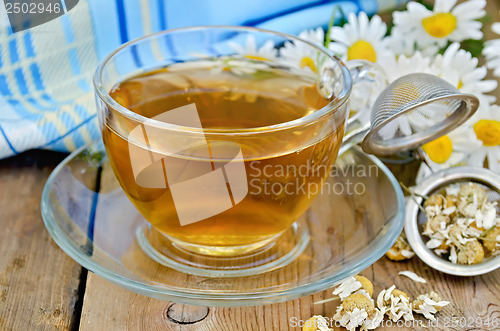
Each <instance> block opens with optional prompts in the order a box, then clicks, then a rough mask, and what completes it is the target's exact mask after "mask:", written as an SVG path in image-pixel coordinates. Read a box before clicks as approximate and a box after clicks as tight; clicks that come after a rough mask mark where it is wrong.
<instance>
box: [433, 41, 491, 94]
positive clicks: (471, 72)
mask: <svg viewBox="0 0 500 331" xmlns="http://www.w3.org/2000/svg"><path fill="white" fill-rule="evenodd" d="M478 62H479V60H478V59H477V58H475V57H472V55H471V53H469V52H467V51H466V50H463V49H460V44H459V43H457V42H455V43H453V44H451V45H450V46H449V47H448V48H447V49H446V51H445V52H444V54H443V55H441V54H438V55H437V56H436V58H435V59H434V63H433V66H434V67H435V68H436V71H438V76H440V77H441V78H443V79H444V80H446V81H447V82H449V83H450V84H452V85H454V86H455V87H457V88H458V89H459V90H460V92H463V93H469V94H472V95H475V96H476V97H478V98H479V99H480V100H481V101H482V103H485V102H487V103H491V102H494V101H495V97H493V96H491V95H486V93H488V92H491V91H493V90H494V89H495V88H496V87H497V84H498V83H497V81H496V80H485V79H484V78H485V77H486V74H487V69H486V67H478Z"/></svg>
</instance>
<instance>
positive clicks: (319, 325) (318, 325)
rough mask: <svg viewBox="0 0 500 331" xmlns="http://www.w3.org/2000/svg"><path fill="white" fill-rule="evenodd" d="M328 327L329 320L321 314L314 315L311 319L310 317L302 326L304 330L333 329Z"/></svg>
mask: <svg viewBox="0 0 500 331" xmlns="http://www.w3.org/2000/svg"><path fill="white" fill-rule="evenodd" d="M331 330H332V329H330V328H329V327H328V321H327V320H326V318H324V317H323V316H321V315H314V316H313V317H311V318H310V319H308V320H307V321H306V322H305V323H304V326H303V327H302V331H331Z"/></svg>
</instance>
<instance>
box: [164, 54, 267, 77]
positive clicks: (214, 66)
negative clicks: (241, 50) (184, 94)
mask: <svg viewBox="0 0 500 331" xmlns="http://www.w3.org/2000/svg"><path fill="white" fill-rule="evenodd" d="M195 69H196V70H209V71H210V73H212V74H220V73H221V72H223V71H230V72H232V73H233V74H235V75H251V74H255V73H256V72H257V71H267V70H269V66H268V65H267V64H265V63H262V62H254V61H251V60H249V59H246V58H241V57H233V56H221V57H217V58H202V59H201V60H196V61H186V62H178V63H174V64H171V65H169V66H168V70H169V71H170V72H173V71H181V70H195Z"/></svg>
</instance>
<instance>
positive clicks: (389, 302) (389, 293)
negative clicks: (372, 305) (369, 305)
mask: <svg viewBox="0 0 500 331" xmlns="http://www.w3.org/2000/svg"><path fill="white" fill-rule="evenodd" d="M377 307H378V308H379V309H380V310H381V311H383V312H385V314H386V315H387V316H388V317H389V319H391V320H392V321H393V322H397V321H398V320H399V319H400V318H401V317H403V318H404V319H405V321H412V320H413V313H412V309H411V303H410V300H409V299H408V295H407V294H406V293H405V292H403V291H400V290H397V289H396V286H395V285H392V286H391V287H389V288H388V289H386V290H382V291H381V292H380V293H379V295H378V297H377Z"/></svg>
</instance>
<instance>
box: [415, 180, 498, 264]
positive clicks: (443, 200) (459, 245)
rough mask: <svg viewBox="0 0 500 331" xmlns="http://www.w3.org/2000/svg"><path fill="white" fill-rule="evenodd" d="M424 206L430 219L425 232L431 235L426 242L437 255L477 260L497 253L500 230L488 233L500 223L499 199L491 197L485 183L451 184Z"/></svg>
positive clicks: (453, 259) (463, 261) (466, 261)
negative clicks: (498, 213)
mask: <svg viewBox="0 0 500 331" xmlns="http://www.w3.org/2000/svg"><path fill="white" fill-rule="evenodd" d="M424 206H425V214H426V216H427V222H426V223H425V226H424V230H423V232H422V234H423V235H425V236H427V237H429V240H428V241H427V242H426V243H425V245H426V246H427V247H428V248H429V249H432V250H433V251H434V253H435V254H436V255H438V256H443V255H446V254H448V259H449V260H450V261H451V262H452V263H460V264H475V263H480V262H481V261H482V260H483V258H484V257H485V253H486V254H487V256H489V255H490V254H491V255H496V254H497V253H495V252H496V251H498V249H497V247H498V248H500V244H499V245H497V240H496V238H497V237H499V236H500V230H498V233H497V234H496V235H495V234H490V235H488V234H489V232H490V230H491V231H493V230H492V229H496V227H497V226H498V225H499V224H500V218H499V217H498V215H497V202H489V201H488V196H487V193H486V190H485V189H484V188H483V187H482V186H481V185H479V184H477V183H471V182H469V183H466V184H462V185H460V184H452V185H449V186H447V187H446V188H445V189H444V190H441V193H440V194H434V195H432V196H430V197H429V198H428V199H427V200H426V201H425V203H424ZM486 236H488V238H487V237H486ZM488 247H489V248H488ZM490 248H491V249H493V250H491V249H490Z"/></svg>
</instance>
